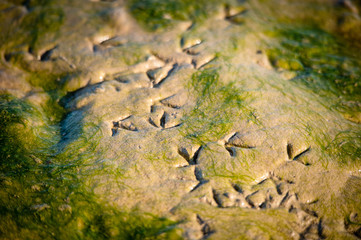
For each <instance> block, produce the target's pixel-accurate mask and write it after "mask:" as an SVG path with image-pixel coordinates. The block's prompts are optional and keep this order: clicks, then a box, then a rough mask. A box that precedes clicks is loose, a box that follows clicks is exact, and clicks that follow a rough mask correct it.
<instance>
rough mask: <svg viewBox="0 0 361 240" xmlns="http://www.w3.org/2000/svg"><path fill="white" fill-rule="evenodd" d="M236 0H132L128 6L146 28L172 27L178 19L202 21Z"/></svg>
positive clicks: (153, 29) (152, 29)
mask: <svg viewBox="0 0 361 240" xmlns="http://www.w3.org/2000/svg"><path fill="white" fill-rule="evenodd" d="M228 4H235V1H225V0H223V1H215V0H200V1H191V0H180V1H179V0H145V1H139V0H131V1H129V4H128V7H129V9H130V12H131V13H132V14H133V16H134V17H135V19H136V20H137V21H138V22H139V23H140V24H141V25H143V26H144V27H145V28H146V29H148V30H151V31H155V30H158V29H162V28H167V27H171V26H172V25H174V23H175V22H176V21H193V22H200V21H203V20H205V19H206V18H207V17H208V16H211V15H212V14H214V13H216V12H217V11H219V9H221V8H222V7H223V8H224V7H225V6H226V5H228Z"/></svg>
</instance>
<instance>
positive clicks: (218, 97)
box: [180, 69, 246, 145]
mask: <svg viewBox="0 0 361 240" xmlns="http://www.w3.org/2000/svg"><path fill="white" fill-rule="evenodd" d="M188 88H189V89H190V92H191V94H193V95H194V96H196V104H195V106H194V109H193V110H192V111H190V112H189V113H187V114H186V116H184V117H183V119H182V121H183V125H182V127H181V130H180V131H181V133H182V134H183V135H184V136H185V137H186V138H188V139H191V140H192V141H193V142H194V143H197V144H200V145H204V144H206V143H208V142H214V141H217V140H219V139H221V138H222V137H224V136H225V135H226V134H228V133H229V131H230V130H231V129H232V126H233V123H234V120H235V119H237V118H240V117H241V116H243V114H244V112H243V111H244V110H245V109H246V107H245V105H244V100H245V96H246V94H245V93H244V92H242V91H241V90H240V89H238V88H237V87H236V86H235V84H234V83H228V84H223V83H222V82H221V80H220V76H219V74H218V72H217V70H216V69H207V70H203V71H200V72H197V73H195V74H194V75H193V76H192V80H191V81H190V84H189V86H188Z"/></svg>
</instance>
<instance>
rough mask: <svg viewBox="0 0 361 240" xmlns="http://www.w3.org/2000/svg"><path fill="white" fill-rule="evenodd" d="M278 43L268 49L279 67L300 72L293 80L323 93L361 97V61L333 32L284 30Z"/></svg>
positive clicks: (279, 68) (273, 62) (302, 29)
mask: <svg viewBox="0 0 361 240" xmlns="http://www.w3.org/2000/svg"><path fill="white" fill-rule="evenodd" d="M276 36H277V38H278V39H279V40H280V43H279V45H278V46H276V47H274V48H270V49H269V50H268V56H269V58H270V61H271V63H272V64H273V66H274V67H275V68H277V69H278V70H280V71H282V70H291V71H295V72H296V73H297V77H295V78H294V79H292V81H295V82H298V83H301V84H303V85H305V86H307V87H308V88H309V89H311V90H313V91H315V92H317V93H318V94H320V95H321V96H322V95H324V96H327V95H329V93H332V94H334V95H337V96H338V95H343V96H345V97H347V98H354V99H355V98H359V96H361V84H360V75H361V70H360V67H359V64H360V61H359V60H358V59H357V57H356V56H353V54H352V53H350V52H347V50H346V49H345V47H344V46H343V45H342V44H341V43H340V42H338V40H337V39H336V38H335V37H333V36H332V35H330V34H328V33H326V32H323V31H322V30H317V29H307V28H299V29H287V28H285V29H282V30H279V32H278V34H276Z"/></svg>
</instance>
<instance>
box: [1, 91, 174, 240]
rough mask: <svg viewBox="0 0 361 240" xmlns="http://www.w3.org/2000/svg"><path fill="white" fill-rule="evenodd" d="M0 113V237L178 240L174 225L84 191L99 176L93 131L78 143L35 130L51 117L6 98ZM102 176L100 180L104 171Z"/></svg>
mask: <svg viewBox="0 0 361 240" xmlns="http://www.w3.org/2000/svg"><path fill="white" fill-rule="evenodd" d="M0 109H1V110H0V113H1V115H0V117H1V126H0V127H1V129H0V130H1V132H0V140H1V148H0V150H1V151H0V154H1V156H0V157H1V165H0V186H1V188H0V189H1V190H0V216H1V217H0V232H1V234H2V235H4V236H6V237H8V238H11V239H16V238H20V239H26V238H32V239H73V238H79V239H84V238H85V239H180V237H179V231H178V229H177V228H176V226H177V224H178V223H177V222H174V221H171V220H168V219H165V218H160V217H157V216H154V215H151V214H147V213H143V212H139V211H136V210H130V211H122V210H119V209H115V208H113V207H110V206H108V204H106V203H103V202H102V201H101V200H99V199H98V198H97V197H96V196H95V194H94V193H93V192H92V190H91V188H90V187H89V186H86V185H85V183H84V182H86V180H87V179H89V178H93V177H94V176H97V175H98V174H99V165H100V163H98V161H99V160H101V159H102V158H101V156H103V155H102V154H103V149H102V148H101V147H100V145H99V142H100V141H101V136H102V134H101V131H100V128H99V126H98V125H97V124H88V125H84V126H83V127H82V130H83V132H80V133H78V135H76V136H78V138H77V137H76V136H74V135H71V134H72V132H71V129H69V131H70V132H68V131H66V130H65V129H58V131H56V129H51V128H49V127H45V128H42V127H41V126H37V125H36V124H35V125H34V122H37V121H38V120H39V119H38V117H39V116H41V117H42V118H44V119H46V118H47V117H49V116H46V115H44V116H43V115H42V114H44V112H43V111H40V110H37V108H36V107H35V106H31V105H30V104H29V103H27V102H25V101H22V100H19V99H16V98H14V97H12V96H9V95H3V96H1V98H0ZM45 113H46V114H48V115H51V114H50V111H49V112H48V111H45ZM55 119H56V117H55ZM58 121H60V120H59V119H58ZM37 128H41V129H40V131H37ZM41 132H45V133H41ZM60 133H61V134H60ZM44 134H45V135H46V136H42V135H44ZM60 135H61V136H62V139H59V136H60ZM64 144H65V145H64ZM100 171H102V173H103V174H104V172H106V171H107V169H104V168H103V167H101V170H100Z"/></svg>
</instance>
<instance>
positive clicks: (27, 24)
mask: <svg viewBox="0 0 361 240" xmlns="http://www.w3.org/2000/svg"><path fill="white" fill-rule="evenodd" d="M46 2H47V4H46V5H45V6H42V4H40V3H37V4H33V1H29V3H30V5H29V6H28V7H30V8H29V13H28V14H24V13H18V14H17V15H15V17H14V16H13V18H15V19H13V21H12V22H11V23H8V22H7V21H8V20H9V19H11V18H9V16H7V14H4V15H3V17H4V21H3V22H2V23H3V24H1V25H0V29H1V30H2V32H3V34H2V36H1V38H0V48H1V49H6V51H9V49H14V50H15V49H17V48H19V47H21V46H22V45H28V46H29V51H30V52H34V51H36V49H37V48H38V47H39V45H40V43H41V41H42V38H48V37H50V36H54V34H56V32H57V31H58V30H59V29H60V26H61V25H62V24H63V21H64V16H65V15H64V12H63V10H62V9H61V8H59V7H56V6H55V5H53V4H50V3H51V2H53V1H46ZM19 11H20V10H19ZM12 15H14V13H13V14H12Z"/></svg>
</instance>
